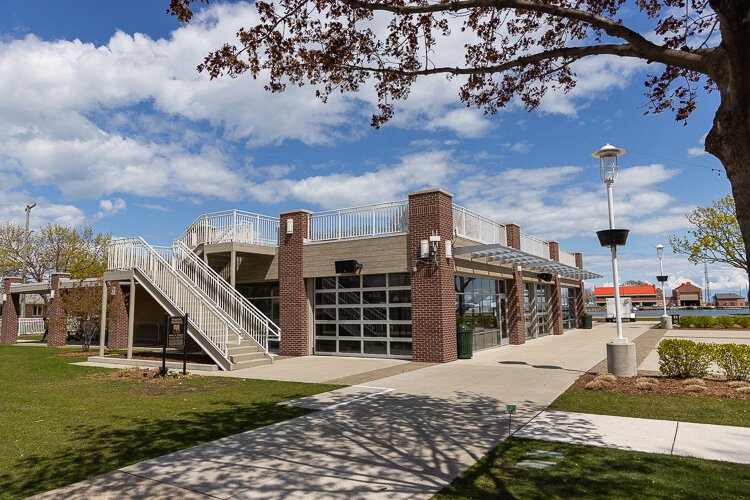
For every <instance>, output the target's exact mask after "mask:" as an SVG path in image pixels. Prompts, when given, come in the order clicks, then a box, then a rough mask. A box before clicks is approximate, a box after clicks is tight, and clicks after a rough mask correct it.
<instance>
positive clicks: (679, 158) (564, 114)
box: [0, 0, 747, 291]
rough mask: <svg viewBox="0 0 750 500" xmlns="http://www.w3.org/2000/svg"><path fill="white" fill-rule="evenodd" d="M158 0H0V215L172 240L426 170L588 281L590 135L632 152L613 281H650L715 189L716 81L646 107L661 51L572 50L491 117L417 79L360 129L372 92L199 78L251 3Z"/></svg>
mask: <svg viewBox="0 0 750 500" xmlns="http://www.w3.org/2000/svg"><path fill="white" fill-rule="evenodd" d="M167 3H168V2H167V1H166V0H163V1H160V0H137V1H136V0H132V1H130V2H127V7H122V5H121V3H117V2H101V1H93V0H76V1H69V2H59V1H50V0H44V1H42V0H24V1H12V0H6V1H4V2H2V3H0V95H3V99H1V100H0V219H2V220H20V219H21V217H22V215H23V206H24V205H25V204H26V203H28V202H32V201H36V202H37V203H39V207H38V208H36V209H34V212H32V213H33V215H34V217H33V220H34V222H35V223H36V224H42V223H45V222H48V221H55V222H62V223H70V224H80V223H83V222H86V223H89V224H92V225H94V226H95V227H96V228H98V229H100V230H102V231H112V232H113V233H114V234H115V235H118V236H126V235H141V236H143V237H145V238H146V239H147V240H149V241H151V242H153V243H168V242H169V241H170V240H171V239H173V238H175V237H177V236H179V234H180V233H181V231H182V230H183V229H184V228H185V227H187V226H188V225H189V224H190V222H191V221H192V220H193V219H194V218H195V217H196V216H197V215H199V214H201V213H204V212H209V211H216V210H223V209H227V208H240V209H244V210H250V211H254V212H260V213H264V214H269V215H274V214H277V213H278V212H279V211H281V210H284V209H290V208H298V207H305V208H309V209H312V210H321V209H329V208H336V207H345V206H351V205H357V204H364V203H370V202H380V201H388V200H392V199H398V198H403V197H404V195H405V193H407V192H409V191H412V190H415V189H419V188H422V187H426V186H436V185H439V186H442V187H444V188H446V189H448V190H449V191H451V192H452V193H453V194H454V195H455V201H456V202H458V203H460V204H462V205H465V206H467V207H469V208H471V209H474V210H476V211H478V212H480V213H482V214H484V215H487V216H491V217H493V218H495V219H496V220H499V221H501V222H506V221H514V222H517V223H519V224H521V226H522V230H524V231H526V232H529V233H532V234H534V235H536V236H539V237H542V238H545V239H557V240H559V241H560V243H561V246H562V247H563V248H565V249H569V250H581V251H583V252H584V253H585V255H586V267H587V268H589V269H591V270H594V271H597V272H599V273H601V274H603V275H605V278H604V279H602V280H599V281H597V282H594V283H605V282H607V281H609V280H608V278H606V277H608V276H610V274H611V273H610V271H609V267H608V262H609V260H608V254H607V252H605V251H603V249H601V248H600V247H599V246H598V244H597V241H596V237H595V234H594V232H595V231H596V230H598V229H603V228H605V227H606V225H607V214H606V198H605V190H604V185H603V184H602V183H601V181H600V179H599V174H598V166H597V163H596V161H595V160H594V159H592V158H591V157H590V156H589V155H590V152H591V151H593V150H596V149H598V148H599V147H600V146H602V145H603V144H605V143H606V142H611V143H613V144H615V145H617V146H619V147H623V148H626V149H628V150H629V152H628V154H626V155H625V156H624V157H622V158H621V166H622V167H623V169H622V174H621V178H620V179H619V180H618V182H617V184H616V185H615V200H616V201H615V202H616V208H617V212H616V215H617V219H618V226H624V227H628V228H630V229H631V231H632V236H631V239H630V241H629V244H628V246H627V247H626V248H624V249H623V250H622V252H621V256H622V261H621V275H622V277H623V279H647V280H651V281H653V279H654V278H653V275H655V274H656V272H657V270H658V263H657V260H656V258H655V252H654V250H653V248H654V246H655V245H656V244H657V243H659V242H662V243H665V244H666V240H667V236H668V235H669V234H672V233H681V232H683V231H684V230H685V229H686V227H687V226H686V221H685V220H684V214H685V213H686V212H687V211H689V210H690V209H691V208H693V207H694V206H695V205H699V204H708V203H710V202H711V200H713V199H716V198H718V197H721V196H723V195H725V194H726V193H728V192H729V183H728V181H727V180H726V178H725V177H724V176H723V175H721V176H720V175H717V174H716V172H714V171H712V170H711V169H721V166H720V164H719V162H718V161H717V160H716V159H715V158H713V157H711V156H709V155H705V154H703V153H702V145H701V138H702V137H703V136H704V134H705V133H706V132H708V130H709V128H710V125H711V120H712V117H713V112H714V110H715V108H716V106H717V97H716V96H715V95H705V96H702V98H701V102H700V107H699V109H698V110H697V111H696V112H695V113H694V114H693V116H691V119H690V121H689V122H688V124H687V125H683V124H681V123H677V122H675V121H674V119H673V117H672V116H671V115H669V114H663V115H657V116H644V114H643V112H644V109H645V104H646V100H645V97H643V80H644V76H645V75H646V74H648V73H649V72H655V71H657V68H649V67H647V66H646V65H645V64H644V63H643V62H640V61H631V60H618V59H603V58H600V59H590V60H586V61H583V62H581V63H580V64H578V65H577V67H576V70H577V73H578V75H579V85H578V87H577V88H576V89H575V90H574V91H573V92H572V93H571V94H569V95H564V94H552V95H549V96H548V97H547V98H546V99H545V100H544V102H543V104H542V106H541V108H540V109H539V110H536V111H534V112H531V113H529V112H527V111H525V110H523V109H522V108H520V107H518V106H516V105H512V106H510V107H509V108H508V109H506V110H504V111H502V112H501V113H499V114H498V115H496V116H491V117H488V116H484V115H483V114H482V113H481V111H477V110H474V109H469V108H466V107H465V106H463V105H462V104H460V103H459V102H458V100H457V98H456V95H457V92H456V89H457V86H458V85H459V84H458V83H457V82H455V81H454V82H447V81H446V80H444V79H442V78H440V77H438V78H432V79H425V80H423V81H420V82H419V84H418V85H417V86H415V88H414V90H413V93H412V97H411V98H410V99H409V100H408V101H407V102H405V103H403V104H402V105H401V106H400V107H399V109H398V111H397V115H396V117H395V119H394V120H393V121H392V123H390V124H389V125H387V126H386V127H384V128H382V129H381V130H373V129H371V128H370V127H369V117H370V115H371V114H372V112H373V109H374V108H373V96H372V92H371V91H365V92H362V93H361V94H360V95H357V96H353V95H348V96H343V97H342V96H335V97H334V98H332V99H331V102H329V103H328V104H325V105H324V104H322V103H320V102H319V101H317V100H316V99H315V98H314V96H313V93H312V90H311V89H310V88H303V89H296V88H295V89H291V90H290V91H288V92H286V93H284V94H280V95H268V94H266V93H265V92H264V91H263V89H262V82H256V81H253V80H251V79H250V78H240V79H237V80H231V79H224V80H220V81H214V82H209V81H208V80H207V79H206V78H205V77H204V76H203V75H199V74H198V73H197V72H196V71H195V69H194V68H195V66H196V65H197V64H198V63H199V62H200V61H201V59H202V57H203V56H204V55H205V54H206V53H207V52H208V51H209V50H211V49H214V48H216V47H218V46H219V45H220V44H221V43H223V42H225V41H230V40H232V36H233V33H234V32H235V31H236V30H237V28H238V27H240V26H241V25H243V24H248V23H250V22H252V20H253V18H254V16H255V14H254V9H253V8H252V5H250V4H248V3H245V2H233V3H217V2H213V3H212V4H211V6H210V7H208V8H207V9H205V10H204V11H203V12H201V13H200V15H199V16H198V17H197V19H196V20H195V22H194V23H192V24H191V25H189V26H180V25H179V24H178V23H177V22H176V21H175V19H174V18H172V17H170V16H168V15H167V14H166V13H165V9H166V5H167ZM61 6H62V7H61ZM451 43H456V44H461V43H463V42H462V41H461V39H460V36H457V37H453V38H452V39H451V40H450V41H449V42H446V44H447V45H446V47H448V46H449V45H450V44H451ZM448 48H450V47H448ZM666 266H667V272H668V274H670V275H671V276H673V277H674V279H675V280H674V282H679V281H683V280H685V279H692V280H694V281H696V282H697V283H698V284H701V282H702V269H701V268H696V267H695V266H693V265H692V264H689V263H687V262H686V261H685V260H684V259H683V258H681V257H678V256H672V255H669V256H668V258H667V259H666ZM711 281H712V291H737V289H738V286H739V285H742V286H747V280H746V277H744V276H743V275H742V273H740V272H735V271H733V270H731V269H727V268H723V267H721V266H712V268H711Z"/></svg>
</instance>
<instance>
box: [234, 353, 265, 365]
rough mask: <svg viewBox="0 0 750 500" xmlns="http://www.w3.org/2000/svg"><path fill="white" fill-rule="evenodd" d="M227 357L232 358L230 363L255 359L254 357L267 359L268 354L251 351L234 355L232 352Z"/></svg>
mask: <svg viewBox="0 0 750 500" xmlns="http://www.w3.org/2000/svg"><path fill="white" fill-rule="evenodd" d="M229 359H231V360H232V363H242V362H244V361H255V360H256V359H268V356H266V355H265V354H263V353H262V352H251V353H248V354H239V355H236V356H235V355H234V354H232V355H231V356H230V357H229Z"/></svg>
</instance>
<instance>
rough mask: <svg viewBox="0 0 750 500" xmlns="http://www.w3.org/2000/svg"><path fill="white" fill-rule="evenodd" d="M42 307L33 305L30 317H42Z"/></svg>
mask: <svg viewBox="0 0 750 500" xmlns="http://www.w3.org/2000/svg"><path fill="white" fill-rule="evenodd" d="M42 314H43V313H42V306H41V305H34V306H32V308H31V315H32V316H37V317H39V316H42Z"/></svg>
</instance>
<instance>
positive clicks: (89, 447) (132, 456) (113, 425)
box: [0, 395, 309, 498]
mask: <svg viewBox="0 0 750 500" xmlns="http://www.w3.org/2000/svg"><path fill="white" fill-rule="evenodd" d="M300 396H301V395H300ZM292 397H296V396H292ZM187 404H189V403H187ZM306 413H309V411H308V410H304V409H300V408H292V407H288V406H280V405H277V404H275V403H272V402H269V403H248V404H241V403H236V402H218V403H213V404H212V407H211V409H209V410H206V411H186V412H184V413H182V414H181V415H180V417H179V418H172V419H160V418H158V415H154V418H153V419H150V418H135V419H134V418H127V419H125V418H123V417H120V418H117V417H114V418H113V420H114V422H108V421H102V422H97V421H96V418H92V419H91V420H90V421H88V422H84V423H75V422H73V423H71V426H73V427H75V429H76V430H75V437H74V438H73V439H71V440H70V441H68V442H67V446H65V448H64V449H63V450H62V452H60V453H57V454H54V455H52V456H50V455H44V454H39V455H31V456H26V457H23V458H22V459H20V460H18V461H17V463H16V464H15V465H14V466H13V467H12V468H9V470H4V471H1V472H0V497H3V498H5V497H8V498H19V497H25V496H28V495H31V494H34V493H39V492H42V491H46V490H49V489H53V488H57V487H60V486H64V485H68V484H71V483H75V482H77V481H81V480H83V479H86V478H89V477H92V476H96V475H99V474H102V473H105V472H108V471H112V470H114V469H117V468H119V467H123V466H126V465H129V464H132V463H136V462H139V461H142V460H146V459H148V458H153V457H157V456H160V455H164V454H167V453H171V452H174V451H177V450H180V449H183V448H186V447H190V446H195V445H198V444H202V443H205V442H208V441H213V440H215V439H219V438H221V437H224V436H228V435H231V434H235V433H238V432H243V431H246V430H249V429H254V428H257V427H261V426H264V425H269V424H272V423H276V422H279V421H283V420H287V419H290V418H294V417H298V416H301V415H304V414H306ZM110 418H112V417H110Z"/></svg>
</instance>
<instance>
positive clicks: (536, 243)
mask: <svg viewBox="0 0 750 500" xmlns="http://www.w3.org/2000/svg"><path fill="white" fill-rule="evenodd" d="M521 251H523V252H526V253H530V254H532V255H536V256H537V257H544V258H545V259H549V243H547V242H546V241H544V240H541V239H539V238H536V237H534V236H531V235H528V234H526V233H521Z"/></svg>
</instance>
